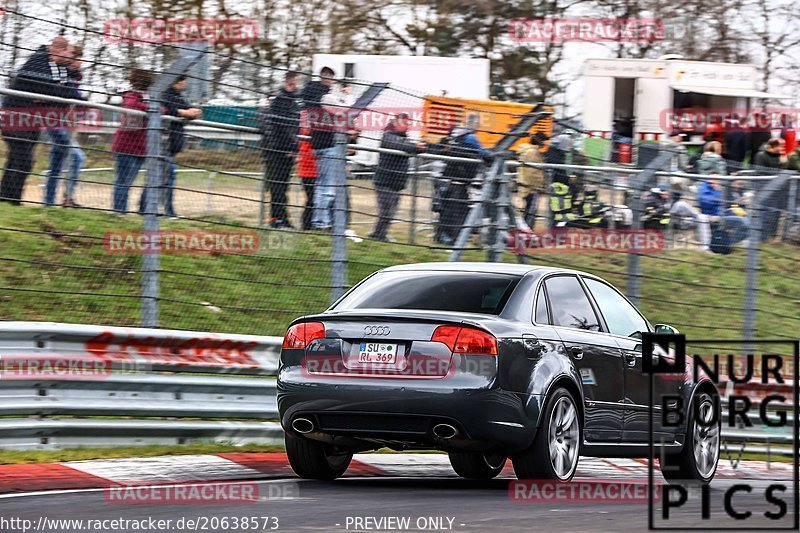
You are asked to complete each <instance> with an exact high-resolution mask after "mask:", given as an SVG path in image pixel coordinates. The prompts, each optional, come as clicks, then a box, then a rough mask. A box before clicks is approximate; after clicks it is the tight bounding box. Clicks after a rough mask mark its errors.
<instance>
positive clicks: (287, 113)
mask: <svg viewBox="0 0 800 533" xmlns="http://www.w3.org/2000/svg"><path fill="white" fill-rule="evenodd" d="M297 82H298V75H297V73H296V72H287V73H286V75H285V76H284V78H283V86H282V87H281V88H280V91H279V92H278V95H277V96H276V97H275V98H274V99H273V100H272V103H271V104H270V106H269V108H268V110H267V113H266V116H265V117H264V121H263V122H262V135H263V142H262V146H263V147H264V151H263V155H264V165H265V171H266V172H265V175H266V176H267V179H268V180H269V181H268V183H269V185H270V199H271V206H270V207H271V210H272V221H271V222H270V225H271V226H272V227H273V228H292V227H293V226H292V224H291V223H290V222H289V217H288V214H287V213H286V190H287V189H288V187H289V179H290V178H291V173H292V167H293V166H294V159H295V157H296V155H297V149H298V140H297V133H298V132H299V130H300V106H299V105H298V102H297Z"/></svg>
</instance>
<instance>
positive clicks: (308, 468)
mask: <svg viewBox="0 0 800 533" xmlns="http://www.w3.org/2000/svg"><path fill="white" fill-rule="evenodd" d="M284 441H285V442H286V455H287V456H288V457H289V464H290V465H291V466H292V470H294V473H295V474H297V475H298V476H299V477H301V478H304V479H323V480H332V479H336V478H337V477H339V476H341V475H342V474H344V472H345V470H347V467H348V466H350V461H351V460H352V459H353V454H352V453H346V454H338V453H334V450H333V447H332V446H331V445H329V444H325V443H323V442H319V441H315V440H311V439H307V438H305V437H301V436H299V435H293V434H291V433H288V432H287V433H286V436H285V437H284Z"/></svg>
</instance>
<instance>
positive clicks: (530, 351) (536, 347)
mask: <svg viewBox="0 0 800 533" xmlns="http://www.w3.org/2000/svg"><path fill="white" fill-rule="evenodd" d="M522 342H523V343H524V345H525V351H526V352H527V354H526V357H527V358H528V359H538V358H539V357H540V356H541V355H542V352H543V351H544V346H543V345H542V343H541V342H539V340H538V339H537V338H535V337H533V336H532V335H531V336H523V338H522Z"/></svg>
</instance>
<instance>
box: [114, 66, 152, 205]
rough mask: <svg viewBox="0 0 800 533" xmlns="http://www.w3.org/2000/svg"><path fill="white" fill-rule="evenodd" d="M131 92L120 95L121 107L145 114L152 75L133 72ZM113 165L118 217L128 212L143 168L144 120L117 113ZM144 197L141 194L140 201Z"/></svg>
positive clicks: (145, 145) (115, 203)
mask: <svg viewBox="0 0 800 533" xmlns="http://www.w3.org/2000/svg"><path fill="white" fill-rule="evenodd" d="M129 80H130V84H131V89H130V90H128V91H126V92H125V93H123V95H122V107H123V108H124V109H133V110H136V111H143V112H146V111H147V90H148V89H149V88H150V86H151V85H152V84H153V74H152V73H151V72H148V71H146V70H142V69H134V70H132V71H131V74H130V77H129ZM111 146H112V148H111V149H112V150H113V152H114V162H115V179H114V194H113V209H114V211H115V212H116V213H117V214H125V213H127V212H128V192H129V190H130V187H131V185H132V184H133V182H134V181H135V180H136V175H137V174H138V173H139V169H141V168H142V163H143V162H144V159H145V156H146V154H147V117H145V116H133V115H128V114H122V113H120V125H119V129H117V131H116V132H115V133H114V141H113V143H112V145H111ZM144 198H145V195H144V194H142V197H141V199H144ZM139 213H144V202H143V201H141V200H140V202H139Z"/></svg>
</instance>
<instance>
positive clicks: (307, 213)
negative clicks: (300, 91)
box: [297, 111, 317, 230]
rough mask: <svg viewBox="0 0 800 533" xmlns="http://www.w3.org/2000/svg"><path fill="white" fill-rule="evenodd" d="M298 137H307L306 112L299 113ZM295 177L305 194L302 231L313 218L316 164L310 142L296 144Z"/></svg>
mask: <svg viewBox="0 0 800 533" xmlns="http://www.w3.org/2000/svg"><path fill="white" fill-rule="evenodd" d="M300 116H301V118H300V124H301V127H300V128H301V129H300V135H302V136H308V134H309V133H310V130H309V129H308V126H307V122H308V118H307V112H306V111H302V112H301V113H300ZM297 175H298V177H299V178H300V181H301V182H302V183H303V191H305V193H306V205H305V207H304V208H303V221H302V224H303V229H304V230H310V229H311V219H312V218H313V216H314V182H316V180H317V162H316V160H315V159H314V151H313V150H312V149H311V141H309V140H307V139H302V140H300V142H299V143H298V151H297Z"/></svg>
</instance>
